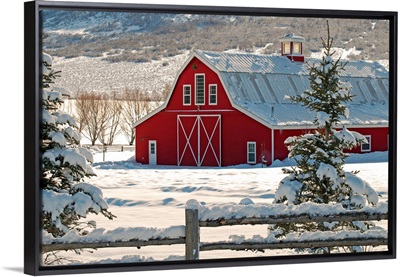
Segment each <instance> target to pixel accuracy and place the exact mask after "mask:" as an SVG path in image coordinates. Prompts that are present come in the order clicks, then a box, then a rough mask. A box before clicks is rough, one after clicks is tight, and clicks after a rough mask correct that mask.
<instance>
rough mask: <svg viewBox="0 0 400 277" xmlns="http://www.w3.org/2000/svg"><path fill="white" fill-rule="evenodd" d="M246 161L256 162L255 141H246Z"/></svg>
mask: <svg viewBox="0 0 400 277" xmlns="http://www.w3.org/2000/svg"><path fill="white" fill-rule="evenodd" d="M247 163H249V164H255V163H256V143H255V142H253V141H249V142H247Z"/></svg>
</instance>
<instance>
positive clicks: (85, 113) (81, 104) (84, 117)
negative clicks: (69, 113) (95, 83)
mask: <svg viewBox="0 0 400 277" xmlns="http://www.w3.org/2000/svg"><path fill="white" fill-rule="evenodd" d="M107 104H108V103H107V99H104V96H102V95H101V94H98V93H95V92H80V93H78V94H77V96H76V113H77V116H78V118H79V122H80V125H81V127H80V129H81V131H83V132H82V134H83V135H84V136H85V137H87V138H88V139H89V140H90V142H91V143H92V145H95V143H96V141H97V140H98V139H100V135H101V134H102V133H103V132H105V131H104V130H105V129H106V128H107V123H108V119H109V116H110V109H109V108H108V105H107Z"/></svg>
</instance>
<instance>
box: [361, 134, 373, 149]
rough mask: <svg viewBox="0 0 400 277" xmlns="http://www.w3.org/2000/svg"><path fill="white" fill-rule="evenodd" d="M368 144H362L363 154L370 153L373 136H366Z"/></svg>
mask: <svg viewBox="0 0 400 277" xmlns="http://www.w3.org/2000/svg"><path fill="white" fill-rule="evenodd" d="M364 137H365V138H366V139H367V141H368V143H361V152H369V151H371V136H370V135H368V136H364Z"/></svg>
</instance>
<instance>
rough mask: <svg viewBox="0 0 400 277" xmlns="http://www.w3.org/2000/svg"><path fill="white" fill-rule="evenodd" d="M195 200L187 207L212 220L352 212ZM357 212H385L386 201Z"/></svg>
mask: <svg viewBox="0 0 400 277" xmlns="http://www.w3.org/2000/svg"><path fill="white" fill-rule="evenodd" d="M196 202H197V201H196V200H189V201H188V202H187V204H186V208H187V209H188V208H189V209H197V210H198V211H199V220H200V221H212V220H218V219H230V218H236V219H239V218H267V217H280V216H282V217H285V216H286V217H288V216H296V215H297V216H300V215H304V214H307V215H310V216H332V215H346V214H350V213H354V210H353V211H349V210H346V209H345V208H343V206H342V205H341V204H316V203H311V202H307V203H302V204H299V205H286V204H269V205H268V204H267V205H260V204H250V205H240V204H220V205H213V206H204V205H200V204H199V203H198V202H197V204H196ZM357 212H360V213H362V212H364V213H366V214H371V215H372V214H385V213H387V212H388V203H378V204H377V205H376V206H375V207H364V208H363V209H360V210H357Z"/></svg>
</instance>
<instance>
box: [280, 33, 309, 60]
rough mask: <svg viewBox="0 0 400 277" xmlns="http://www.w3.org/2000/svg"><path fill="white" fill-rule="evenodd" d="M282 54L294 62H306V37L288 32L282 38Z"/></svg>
mask: <svg viewBox="0 0 400 277" xmlns="http://www.w3.org/2000/svg"><path fill="white" fill-rule="evenodd" d="M279 42H280V43H281V54H282V56H286V57H288V58H289V59H290V60H291V61H294V62H304V56H303V42H304V38H303V37H300V36H296V35H295V34H288V35H286V36H284V37H282V38H280V40H279Z"/></svg>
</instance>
